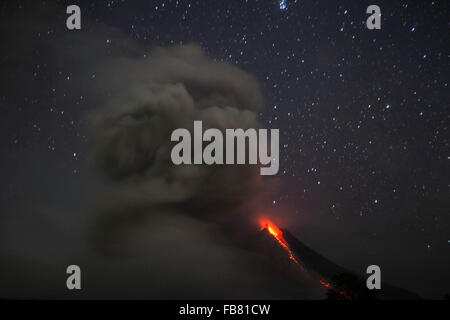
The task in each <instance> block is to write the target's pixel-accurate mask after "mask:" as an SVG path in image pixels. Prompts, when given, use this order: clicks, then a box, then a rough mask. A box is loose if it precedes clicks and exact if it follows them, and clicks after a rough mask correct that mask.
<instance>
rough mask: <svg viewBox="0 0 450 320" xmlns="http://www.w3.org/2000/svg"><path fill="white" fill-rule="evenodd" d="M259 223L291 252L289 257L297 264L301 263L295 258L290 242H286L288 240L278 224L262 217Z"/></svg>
mask: <svg viewBox="0 0 450 320" xmlns="http://www.w3.org/2000/svg"><path fill="white" fill-rule="evenodd" d="M259 225H260V227H261V230H264V229H267V231H269V233H270V234H271V235H272V236H273V237H274V238H275V239H277V241H278V243H279V244H280V245H281V246H282V247H283V248H284V249H285V250H286V251H287V252H288V253H289V259H291V260H292V261H294V262H295V263H296V264H298V265H300V264H299V263H298V261H297V259H295V257H294V255H293V254H292V251H291V249H290V248H289V246H288V243H287V242H286V240H284V238H283V232H282V231H281V230H280V228H278V227H277V225H276V224H274V223H273V222H272V221H270V220H268V219H265V218H261V219H260V220H259Z"/></svg>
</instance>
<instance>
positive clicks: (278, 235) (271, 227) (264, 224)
mask: <svg viewBox="0 0 450 320" xmlns="http://www.w3.org/2000/svg"><path fill="white" fill-rule="evenodd" d="M259 225H260V228H261V230H264V229H267V231H269V233H270V234H271V235H272V236H273V237H274V238H275V239H277V241H278V243H279V244H280V245H281V246H282V247H283V248H284V249H285V250H286V251H287V253H288V254H289V258H290V259H291V260H292V261H294V262H295V263H296V264H297V265H298V266H299V267H300V268H301V270H302V271H303V272H307V270H306V268H305V267H303V265H302V264H300V263H299V262H298V261H297V259H295V257H294V254H293V253H292V251H291V249H290V248H289V245H288V243H287V241H286V240H285V239H284V237H283V232H282V231H281V230H280V228H278V227H277V225H276V224H275V223H273V222H272V221H270V220H269V219H266V218H261V219H260V220H259ZM319 282H320V284H321V285H323V286H324V287H326V288H333V286H332V285H331V283H329V282H325V281H324V280H320V281H319ZM338 292H339V294H340V295H342V296H343V297H344V298H345V299H347V300H350V299H351V297H350V296H349V295H347V294H346V293H345V292H344V291H342V290H340V291H338Z"/></svg>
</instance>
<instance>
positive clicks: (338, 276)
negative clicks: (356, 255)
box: [263, 229, 421, 300]
mask: <svg viewBox="0 0 450 320" xmlns="http://www.w3.org/2000/svg"><path fill="white" fill-rule="evenodd" d="M281 230H282V232H283V237H284V239H285V240H286V242H287V243H288V245H289V248H290V250H291V251H292V253H293V254H294V255H295V256H296V257H298V260H300V262H301V263H302V264H303V266H304V267H305V268H306V269H307V270H309V271H310V272H311V273H314V274H316V276H319V277H320V278H322V279H323V281H324V282H325V283H326V284H329V285H330V288H329V290H328V291H327V296H328V298H329V299H345V298H346V297H345V295H343V294H339V292H340V291H343V292H345V293H346V294H347V295H348V296H349V297H350V299H354V300H370V299H388V300H405V299H413V300H417V299H421V298H420V297H419V296H418V295H416V294H415V293H413V292H411V291H408V290H406V289H402V288H398V287H395V286H392V285H389V284H387V283H385V282H382V283H381V289H380V290H369V289H367V286H366V277H364V276H360V275H357V274H355V273H354V272H352V271H349V270H347V269H345V268H343V267H341V266H339V265H337V264H336V263H334V262H332V261H330V260H328V259H327V258H325V257H323V256H322V255H320V254H319V253H317V252H316V251H314V250H313V249H311V248H309V247H308V246H306V245H305V244H303V243H302V242H301V241H299V240H298V239H297V238H295V237H294V236H293V235H292V234H291V233H290V232H289V231H288V230H286V229H281ZM263 231H265V232H266V233H268V231H267V230H263Z"/></svg>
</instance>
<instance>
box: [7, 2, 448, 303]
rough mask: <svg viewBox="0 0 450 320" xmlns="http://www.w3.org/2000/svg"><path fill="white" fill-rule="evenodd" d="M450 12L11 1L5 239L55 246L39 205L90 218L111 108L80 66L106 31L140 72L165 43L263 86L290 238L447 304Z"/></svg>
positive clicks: (409, 7) (429, 6) (391, 6)
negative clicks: (99, 136) (70, 16)
mask: <svg viewBox="0 0 450 320" xmlns="http://www.w3.org/2000/svg"><path fill="white" fill-rule="evenodd" d="M69 4H78V5H79V6H80V8H81V12H82V20H81V21H82V28H81V30H76V31H68V30H67V29H66V27H65V19H66V17H67V14H66V13H65V8H66V6H67V5H69ZM370 4H377V5H378V6H380V8H381V14H382V18H381V30H368V29H367V27H366V19H367V17H368V14H366V8H367V6H368V5H370ZM449 14H450V12H449V5H448V2H447V1H378V2H374V1H358V2H356V1H338V2H333V1H316V0H313V1H297V0H286V1H264V0H248V1H245V0H239V1H237V0H228V1H181V0H179V1H85V2H83V1H69V2H66V1H59V2H58V3H57V4H55V3H54V2H50V1H30V2H26V1H9V2H4V3H3V4H2V5H1V7H0V16H1V19H0V20H2V22H1V24H2V28H1V33H2V37H1V39H2V40H1V41H2V42H3V44H2V46H1V48H2V50H1V51H2V53H1V54H0V57H1V58H0V65H1V69H2V72H1V76H0V84H1V91H0V114H1V117H0V146H1V150H2V159H1V160H0V164H1V166H0V170H1V171H0V172H1V173H0V175H1V177H2V183H1V189H0V190H1V195H0V199H1V201H0V202H1V203H0V211H1V220H2V221H3V223H2V224H3V226H2V229H4V228H9V226H12V225H15V226H19V227H20V226H23V228H22V227H20V228H22V229H24V230H33V232H35V233H36V234H37V235H38V237H40V236H39V235H40V234H42V237H43V238H45V237H46V232H45V228H44V227H41V224H46V225H49V224H50V225H53V223H54V222H43V220H45V219H49V218H48V217H47V216H46V215H45V214H44V215H43V217H42V216H39V218H31V216H33V210H35V209H36V208H37V207H39V208H47V209H48V208H50V209H48V210H52V211H53V210H56V211H58V210H59V209H57V208H61V207H65V208H70V210H68V211H69V212H72V211H77V210H82V208H85V207H86V206H88V204H86V203H87V202H88V201H87V200H86V199H87V198H88V196H87V195H86V194H85V193H86V191H85V189H86V188H85V184H86V181H88V178H87V177H88V176H90V174H91V173H90V171H89V169H88V168H87V166H86V165H85V160H86V159H85V158H86V157H85V152H84V144H85V143H86V142H87V140H88V137H86V135H85V132H84V130H83V128H84V125H85V123H84V119H85V114H86V112H89V111H90V110H92V109H95V108H96V107H98V98H97V97H96V96H95V95H93V94H92V92H91V91H90V90H89V89H88V88H89V87H90V86H91V85H93V84H94V83H95V82H100V81H102V79H99V78H98V76H97V71H98V68H99V66H97V65H90V64H89V63H84V62H83V63H81V62H80V60H77V56H78V55H80V56H81V55H86V54H85V52H84V51H83V47H80V46H77V44H78V43H79V42H78V40H77V39H80V38H82V37H83V33H86V34H87V33H90V32H91V33H92V32H96V33H97V34H102V42H101V43H100V42H99V43H96V46H97V48H99V50H101V51H102V52H103V53H105V54H106V55H107V54H109V53H110V52H111V54H112V53H117V52H120V53H121V52H126V53H130V52H131V54H132V55H134V56H136V57H139V58H141V59H146V58H147V55H148V54H149V52H150V51H151V48H152V47H154V46H170V45H179V44H187V43H191V42H193V43H197V44H199V45H200V46H201V47H202V48H203V49H204V51H205V52H206V53H207V55H208V56H210V57H211V58H213V59H215V60H217V61H228V62H231V63H233V64H235V65H237V66H238V67H239V68H241V69H243V70H245V71H247V72H249V73H251V74H253V75H254V76H255V77H256V78H257V79H258V81H259V83H260V84H261V86H262V89H263V93H264V95H265V104H264V107H263V109H262V110H261V112H260V113H259V118H260V120H261V122H262V124H263V126H265V127H267V128H279V129H280V159H281V164H280V170H279V173H278V178H279V179H280V186H279V188H278V189H277V190H276V191H275V192H273V193H272V194H271V195H270V199H266V200H267V203H268V206H269V207H268V208H267V211H270V212H272V213H277V212H282V214H283V215H285V216H286V217H288V218H286V219H285V220H284V221H285V223H286V225H285V226H284V227H286V228H288V229H289V230H290V231H291V232H292V233H293V234H295V235H296V236H297V237H298V238H299V239H301V240H302V241H304V242H305V243H307V244H308V245H309V246H311V247H312V248H314V249H315V250H317V251H318V252H320V253H322V254H323V255H324V256H326V257H328V258H330V259H331V260H334V261H336V262H337V263H340V264H342V265H344V266H346V267H348V268H350V269H352V270H354V271H356V272H358V273H361V274H364V273H365V268H366V267H367V266H368V265H370V264H378V265H380V267H381V270H382V275H383V277H384V278H383V280H385V281H387V282H390V283H392V284H395V285H398V286H402V287H404V288H407V289H410V290H412V291H414V292H416V293H417V294H419V295H421V296H424V297H432V298H442V297H443V296H444V294H445V293H448V292H449V291H450V274H449V273H448V270H450V217H449V194H448V192H449V178H450V174H449V173H450V172H449V167H448V161H449V159H450V157H449V156H450V154H449V151H450V150H449V132H448V123H449V108H448V102H449V86H448V81H449V79H448V76H449V69H448V68H449V64H448V63H449V58H450V52H449V49H450V47H449V43H450V42H449ZM116 33H120V34H121V39H124V38H126V39H127V41H126V42H120V43H117V42H116V41H115V39H116ZM71 37H73V38H71ZM129 43H137V44H138V46H137V45H136V46H134V45H129ZM55 48H56V49H55ZM137 48H138V49H137ZM140 48H146V49H145V50H142V49H140ZM58 50H60V51H64V56H63V55H60V54H57V53H56V54H55V52H60V51H58ZM92 54H94V55H95V52H93V53H92ZM67 56H70V59H67V60H66V58H64V57H67ZM105 94H106V95H108V92H106V93H105ZM33 219H36V221H34V220H33ZM71 219H72V220H76V219H77V217H76V216H74V217H72V218H71ZM37 220H39V221H37ZM23 221H33V222H32V223H31V222H30V223H24V222H23ZM66 223H67V224H68V225H70V222H66ZM30 232H31V231H30ZM2 238H3V240H2V241H3V242H4V243H3V244H2V248H3V249H2V250H3V252H6V250H7V249H5V248H8V245H9V244H10V243H11V242H10V240H8V239H7V238H6V236H5V235H3V236H2ZM5 238H6V239H5ZM43 247H45V245H43ZM43 252H46V253H45V254H50V255H51V254H52V252H51V250H49V251H45V249H43Z"/></svg>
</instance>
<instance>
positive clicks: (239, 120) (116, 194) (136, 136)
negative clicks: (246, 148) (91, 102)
mask: <svg viewBox="0 0 450 320" xmlns="http://www.w3.org/2000/svg"><path fill="white" fill-rule="evenodd" d="M100 77H101V78H102V79H104V81H102V86H103V87H106V88H108V90H109V96H108V101H107V103H106V106H104V107H102V108H99V109H97V110H96V111H95V112H93V113H91V114H90V115H89V125H88V140H89V155H90V159H91V160H92V162H93V163H94V165H95V166H96V167H97V168H99V169H100V170H101V171H102V172H103V173H104V174H105V175H106V177H107V179H108V181H109V183H108V188H107V190H105V191H104V192H105V193H104V195H103V196H102V197H101V199H104V200H106V201H105V203H103V205H105V206H106V209H107V210H109V209H110V208H115V212H117V211H118V210H117V208H123V209H124V210H126V212H129V211H128V210H129V209H132V208H140V209H144V208H147V209H148V208H151V207H154V206H161V205H179V206H182V207H183V211H184V212H185V213H189V214H192V215H194V216H196V217H199V216H203V217H204V218H206V219H212V220H215V219H220V220H223V219H224V220H228V221H230V220H232V219H236V217H235V216H234V217H232V219H229V217H228V216H232V215H233V214H240V215H250V214H251V212H249V211H247V212H241V210H239V209H238V208H239V207H240V206H241V205H243V204H244V205H245V204H248V203H251V202H252V200H253V199H254V197H255V196H257V195H258V194H260V192H261V191H262V190H261V186H262V183H261V178H260V176H259V173H258V170H259V169H258V168H255V166H247V165H231V166H230V165H211V166H208V165H179V166H176V165H174V164H173V163H172V161H171V159H170V151H171V148H172V146H173V145H174V143H173V142H171V141H170V135H171V133H172V131H173V130H174V129H176V128H187V129H189V130H190V131H191V132H192V127H193V121H194V120H202V121H203V130H205V129H207V128H219V129H221V130H224V129H225V128H243V129H246V128H258V127H259V123H258V120H257V110H259V109H260V108H261V107H262V104H263V98H262V94H261V90H260V88H259V85H258V83H257V81H256V80H255V78H254V77H253V76H251V75H250V74H248V73H246V72H244V71H242V70H240V69H238V68H237V67H235V66H233V65H231V64H229V63H226V62H217V61H214V60H212V59H211V58H209V57H207V56H206V55H205V53H204V52H203V51H202V50H201V48H200V47H199V46H197V45H193V44H191V45H185V46H174V47H169V48H157V49H155V50H154V51H153V53H152V54H150V55H149V56H148V57H147V58H146V59H125V58H121V59H113V61H111V63H110V64H106V65H105V66H104V68H103V74H102V73H100ZM225 208H226V214H225V215H223V213H224V212H223V211H224V210H223V209H225ZM150 211H151V210H150ZM150 214H151V212H149V215H150ZM124 215H125V217H121V216H120V214H115V215H111V219H117V218H118V217H119V219H124V218H125V220H127V219H131V218H130V217H129V216H128V214H127V213H124ZM127 216H128V217H127ZM242 218H245V217H239V220H240V221H242V220H243V219H242ZM104 219H105V220H108V219H109V218H108V214H106V216H105V217H104Z"/></svg>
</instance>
